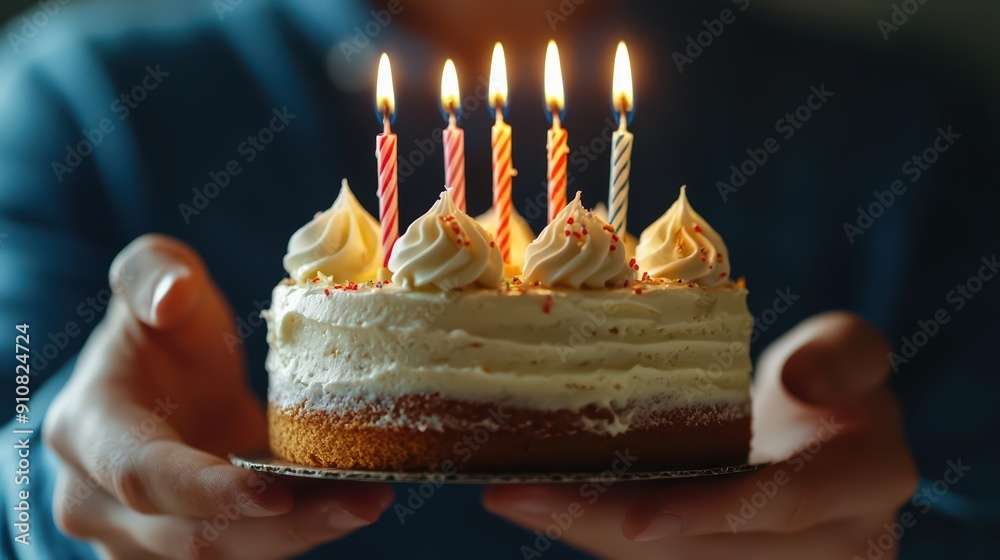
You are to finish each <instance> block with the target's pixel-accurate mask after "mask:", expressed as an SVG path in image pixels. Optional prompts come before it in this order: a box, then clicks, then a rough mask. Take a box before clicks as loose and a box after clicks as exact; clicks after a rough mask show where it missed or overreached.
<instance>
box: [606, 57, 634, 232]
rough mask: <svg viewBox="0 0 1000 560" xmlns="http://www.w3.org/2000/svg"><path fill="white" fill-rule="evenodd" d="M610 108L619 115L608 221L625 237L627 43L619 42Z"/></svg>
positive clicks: (628, 167)
mask: <svg viewBox="0 0 1000 560" xmlns="http://www.w3.org/2000/svg"><path fill="white" fill-rule="evenodd" d="M611 84H612V85H611V105H612V106H613V107H614V110H615V112H616V113H618V130H616V131H615V132H614V133H612V135H611V179H610V182H609V183H610V184H609V187H608V189H609V190H608V221H609V222H611V226H612V227H614V228H615V232H617V233H618V234H619V235H622V236H624V235H625V233H626V231H625V228H626V226H627V219H626V218H627V217H626V214H628V188H629V174H630V173H631V172H632V133H631V132H629V131H628V129H627V128H626V124H627V123H628V118H629V115H630V114H631V112H632V108H633V99H632V68H631V65H630V64H629V59H628V49H627V48H625V42H624V41H622V42H620V43H618V52H616V53H615V73H614V78H613V79H612V81H611Z"/></svg>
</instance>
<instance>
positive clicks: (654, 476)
mask: <svg viewBox="0 0 1000 560" xmlns="http://www.w3.org/2000/svg"><path fill="white" fill-rule="evenodd" d="M229 460H230V462H232V463H233V464H234V465H236V466H237V467H243V468H245V469H250V470H254V471H260V472H266V473H272V474H283V475H289V476H301V477H306V478H328V479H333V480H360V481H366V482H434V483H444V482H451V483H459V484H527V483H541V482H610V481H612V480H614V481H620V480H659V479H665V478H691V477H697V476H717V475H722V474H734V473H743V472H751V471H755V470H757V469H761V468H763V467H766V466H767V464H757V465H731V466H721V467H713V468H708V469H689V470H680V471H626V472H625V473H622V474H615V473H613V472H612V471H610V470H608V471H604V472H562V473H555V472H551V473H476V472H456V473H444V472H440V471H434V472H387V471H352V470H345V469H332V468H325V467H307V466H303V465H297V464H295V463H289V462H287V461H283V460H281V459H277V458H275V457H273V456H271V454H270V453H259V454H252V455H246V456H239V455H232V454H231V455H229Z"/></svg>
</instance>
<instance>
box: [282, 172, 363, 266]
mask: <svg viewBox="0 0 1000 560" xmlns="http://www.w3.org/2000/svg"><path fill="white" fill-rule="evenodd" d="M381 260H382V247H381V244H380V242H379V224H378V221H376V220H375V218H373V217H372V215H371V214H369V213H368V212H367V211H366V210H365V209H364V207H363V206H361V203H360V202H358V199H357V198H355V197H354V193H353V192H351V188H350V187H349V186H348V185H347V179H344V180H343V182H342V183H341V187H340V195H338V196H337V200H335V201H334V203H333V205H332V206H330V208H329V209H327V210H326V211H325V212H322V213H320V214H317V215H316V217H315V218H313V219H312V220H311V221H310V222H309V223H307V224H306V225H304V226H302V228H300V229H299V230H298V231H296V232H295V233H294V234H292V237H291V239H289V240H288V253H286V254H285V258H284V259H283V260H282V264H283V265H284V267H285V271H286V272H288V275H289V276H291V277H292V278H293V279H295V280H298V281H304V280H307V279H309V278H311V277H313V276H315V275H316V273H317V272H321V273H323V274H324V275H326V276H331V277H333V279H334V280H337V281H344V282H346V281H353V282H364V281H367V280H374V279H375V276H376V274H377V271H378V265H379V263H380V262H381Z"/></svg>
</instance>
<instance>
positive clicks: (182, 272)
mask: <svg viewBox="0 0 1000 560" xmlns="http://www.w3.org/2000/svg"><path fill="white" fill-rule="evenodd" d="M189 276H191V271H189V270H188V269H187V268H186V267H177V268H174V269H171V270H170V271H168V272H167V273H165V274H164V275H163V276H162V277H160V279H159V280H157V281H156V286H155V287H154V288H153V300H152V303H151V304H150V305H151V306H150V310H149V317H150V319H152V320H153V322H156V321H157V320H158V317H157V314H158V309H159V308H160V304H161V303H163V300H164V299H165V298H166V297H167V294H168V293H170V289H171V288H172V287H173V286H174V284H176V283H177V281H178V280H181V279H183V278H187V277H189Z"/></svg>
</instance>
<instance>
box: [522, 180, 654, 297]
mask: <svg viewBox="0 0 1000 560" xmlns="http://www.w3.org/2000/svg"><path fill="white" fill-rule="evenodd" d="M634 278H635V271H634V270H633V269H632V268H631V267H630V266H629V265H628V263H627V262H626V260H625V247H624V245H623V244H622V240H621V239H619V238H618V236H617V235H615V232H614V228H612V227H611V225H609V224H608V223H607V222H605V221H604V220H602V219H601V218H600V217H598V216H597V215H596V214H594V213H593V212H588V211H586V210H585V209H584V208H583V204H582V203H581V202H580V193H579V192H577V193H576V198H574V199H573V201H572V202H570V203H569V204H567V205H566V207H565V208H563V209H562V210H561V211H560V212H559V213H558V214H556V217H555V218H554V219H553V220H552V222H551V223H549V225H547V226H545V229H543V230H542V233H541V234H539V236H538V239H535V240H534V241H532V242H531V243H530V244H529V245H528V248H527V249H526V250H525V255H524V279H525V280H527V281H528V282H532V283H533V282H539V283H541V284H542V285H543V286H545V287H548V288H551V287H556V286H563V287H568V288H573V289H579V288H581V287H587V288H604V287H607V286H614V285H617V284H619V283H623V282H624V281H625V280H631V279H634Z"/></svg>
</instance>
